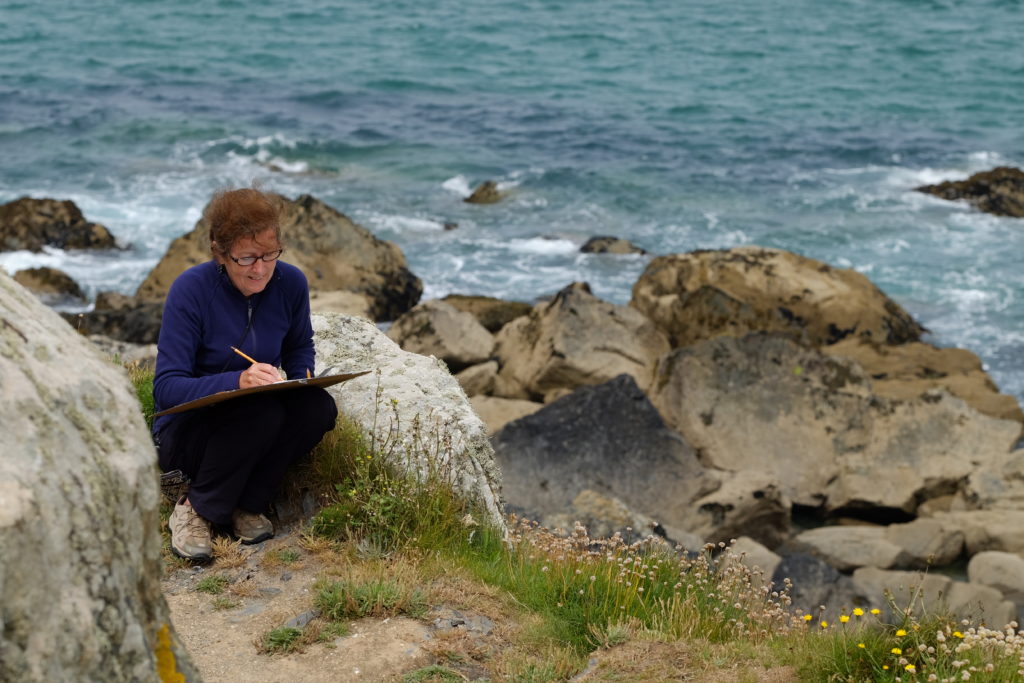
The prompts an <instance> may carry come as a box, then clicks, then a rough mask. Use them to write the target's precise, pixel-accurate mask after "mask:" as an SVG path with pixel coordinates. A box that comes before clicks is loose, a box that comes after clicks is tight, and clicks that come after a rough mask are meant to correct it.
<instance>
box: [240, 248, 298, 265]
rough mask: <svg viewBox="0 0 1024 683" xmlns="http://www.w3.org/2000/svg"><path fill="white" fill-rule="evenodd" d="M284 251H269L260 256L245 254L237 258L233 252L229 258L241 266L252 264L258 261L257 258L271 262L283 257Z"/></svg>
mask: <svg viewBox="0 0 1024 683" xmlns="http://www.w3.org/2000/svg"><path fill="white" fill-rule="evenodd" d="M282 253H284V249H278V250H277V251H268V252H267V253H266V254H262V255H260V256H243V257H242V258H235V257H234V256H232V255H231V254H228V258H229V259H231V260H232V261H234V262H235V263H237V264H238V265H240V266H251V265H252V264H254V263H256V259H259V260H260V261H264V262H266V263H270V262H271V261H276V260H277V259H279V258H281V254H282Z"/></svg>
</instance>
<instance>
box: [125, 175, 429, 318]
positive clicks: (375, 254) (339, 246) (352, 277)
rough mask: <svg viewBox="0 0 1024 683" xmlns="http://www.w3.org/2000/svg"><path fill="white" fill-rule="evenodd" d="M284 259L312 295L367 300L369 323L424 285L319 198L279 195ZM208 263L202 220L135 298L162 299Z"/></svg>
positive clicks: (390, 251) (395, 312)
mask: <svg viewBox="0 0 1024 683" xmlns="http://www.w3.org/2000/svg"><path fill="white" fill-rule="evenodd" d="M280 200H281V202H282V205H283V211H282V216H281V238H282V240H283V241H284V243H285V247H286V251H285V253H284V256H283V257H282V258H284V260H286V261H288V262H289V263H291V264H293V265H295V266H298V267H299V268H300V269H302V271H303V272H304V273H305V274H306V277H307V278H308V279H309V287H310V290H311V291H332V290H347V291H351V292H355V293H357V294H362V295H363V296H365V297H366V298H367V300H368V301H369V302H370V313H371V315H372V317H373V319H374V320H394V319H395V318H397V317H398V316H400V315H401V314H402V313H404V312H405V311H407V310H409V309H410V308H412V307H413V306H415V305H416V302H418V301H419V298H420V294H421V293H422V292H423V283H422V282H421V281H420V279H419V278H418V277H416V276H415V275H413V274H412V273H411V272H409V269H408V268H407V267H406V261H405V256H404V255H403V254H402V251H401V249H399V248H398V246H396V245H395V244H393V243H391V242H386V241H384V240H379V239H377V238H376V237H374V236H373V234H372V233H370V231H369V230H367V229H366V228H363V227H362V226H360V225H357V224H355V223H353V222H352V221H351V220H349V219H348V217H346V216H344V215H343V214H341V213H339V212H338V211H336V210H335V209H333V208H331V207H330V206H328V205H327V204H324V203H323V202H321V201H320V200H319V199H316V198H315V197H312V196H310V195H302V196H300V197H299V198H297V199H295V200H289V199H287V198H285V197H280ZM209 259H210V226H209V224H208V223H207V222H206V220H205V219H201V220H200V221H199V222H198V223H196V226H195V228H194V229H193V230H192V232H190V233H188V234H186V235H183V236H181V237H179V238H178V239H176V240H174V241H173V242H172V243H171V246H170V247H168V249H167V253H166V254H164V257H163V258H162V259H161V260H160V262H159V263H157V265H156V267H155V268H154V269H153V270H152V271H151V272H150V274H149V275H148V276H147V277H146V279H145V280H144V281H143V282H142V284H141V285H139V289H138V291H137V294H138V296H140V297H142V298H145V299H163V298H164V297H165V296H166V295H167V290H168V289H169V288H170V286H171V283H172V282H174V279H175V278H176V277H178V275H179V274H181V272H182V271H183V270H185V269H186V268H188V267H189V266H193V265H195V264H197V263H202V262H203V261H207V260H209Z"/></svg>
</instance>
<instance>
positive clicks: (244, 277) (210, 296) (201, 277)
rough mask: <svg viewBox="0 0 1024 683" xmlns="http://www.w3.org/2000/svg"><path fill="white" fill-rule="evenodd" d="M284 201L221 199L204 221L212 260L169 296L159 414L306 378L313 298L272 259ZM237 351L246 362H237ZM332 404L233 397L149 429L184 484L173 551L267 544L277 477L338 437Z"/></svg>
mask: <svg viewBox="0 0 1024 683" xmlns="http://www.w3.org/2000/svg"><path fill="white" fill-rule="evenodd" d="M280 212H281V207H280V202H279V199H278V198H277V197H275V196H273V195H269V194H266V193H263V192H260V191H258V190H254V189H241V190H230V191H223V192H219V193H217V194H216V195H214V197H213V199H212V200H211V202H210V204H209V205H208V206H207V208H206V210H205V211H204V214H203V215H204V217H205V218H206V220H207V222H208V223H209V226H210V251H211V252H212V255H213V258H212V259H211V260H210V261H207V262H206V263H201V264H199V265H197V266H193V267H191V268H189V269H188V270H186V271H185V272H184V273H182V274H181V275H180V276H178V278H177V279H176V280H175V281H174V283H173V284H172V285H171V288H170V291H169V292H168V294H167V301H166V303H165V306H164V313H163V323H162V327H161V328H160V337H159V341H158V343H157V360H156V375H155V377H154V381H153V397H154V403H155V409H156V411H157V412H159V411H161V410H165V409H167V408H170V407H173V406H175V405H178V404H181V403H185V402H188V401H192V400H194V399H197V398H201V397H204V396H208V395H210V394H214V393H217V392H221V391H227V390H231V389H245V388H248V387H256V386H261V385H264V384H270V383H272V382H277V381H280V380H281V379H282V378H281V375H280V373H279V371H278V369H277V368H279V367H280V368H282V369H283V370H284V372H285V373H286V375H287V379H297V378H301V377H308V376H309V374H308V373H310V372H312V370H313V367H314V349H313V329H312V325H311V323H310V315H309V287H308V284H307V281H306V277H305V276H304V275H303V274H302V272H301V271H300V270H299V269H298V268H296V267H295V266H292V265H289V264H288V263H285V262H284V261H282V260H280V256H281V255H282V253H284V244H283V242H282V240H281V224H280ZM233 347H234V348H237V349H240V350H241V351H242V352H243V353H244V354H245V355H246V356H248V357H249V359H251V360H252V361H255V362H250V361H249V360H246V358H243V357H242V355H240V354H239V353H237V352H235V351H234V350H233ZM337 415H338V411H337V406H336V405H335V402H334V399H333V398H331V396H330V395H329V394H328V393H327V392H326V391H324V390H323V389H321V388H318V387H302V388H297V389H289V390H287V391H273V392H265V393H257V394H252V395H246V396H241V397H238V398H233V399H231V400H228V401H222V402H220V403H216V404H213V405H210V406H207V407H204V408H200V409H196V410H189V411H184V412H180V413H174V414H171V415H165V416H162V417H159V418H157V419H156V420H155V421H154V424H153V432H154V437H155V440H156V442H157V449H158V453H159V460H160V468H161V469H162V470H163V471H164V472H169V471H172V470H181V471H182V472H184V473H185V475H187V476H188V477H189V479H190V480H191V484H190V486H189V490H188V493H187V495H186V496H185V497H182V498H181V499H180V500H178V502H177V504H176V505H175V506H174V511H173V513H172V514H171V518H170V528H171V550H172V551H173V552H174V554H176V555H178V556H179V557H183V558H186V559H189V560H195V561H207V560H209V559H210V558H211V557H212V538H211V525H213V526H217V527H223V528H225V529H228V530H230V531H231V532H232V533H233V534H234V536H235V537H236V538H238V539H240V540H241V541H242V542H243V543H259V542H261V541H264V540H266V539H268V538H270V537H271V536H273V534H274V527H273V525H272V524H271V522H270V520H269V519H267V517H266V514H265V513H266V512H268V510H269V507H270V503H271V501H272V500H273V498H274V496H275V495H276V493H277V492H278V490H279V488H280V486H281V482H282V479H283V478H284V474H285V471H286V470H287V469H288V467H289V466H290V465H292V464H293V463H294V462H296V461H297V460H298V459H299V458H301V457H302V456H304V455H306V454H307V453H309V452H310V451H311V450H312V449H313V447H314V446H316V444H317V443H319V441H320V439H321V438H323V435H324V434H325V433H326V432H328V431H329V430H330V429H332V428H333V427H334V424H335V420H336V419H337Z"/></svg>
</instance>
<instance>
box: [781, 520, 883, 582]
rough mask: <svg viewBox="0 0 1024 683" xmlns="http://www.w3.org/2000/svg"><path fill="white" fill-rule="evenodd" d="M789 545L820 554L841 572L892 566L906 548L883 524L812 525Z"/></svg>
mask: <svg viewBox="0 0 1024 683" xmlns="http://www.w3.org/2000/svg"><path fill="white" fill-rule="evenodd" d="M787 547H788V548H792V549H794V550H797V551H799V552H805V553H809V554H811V555H814V556H815V557H819V558H821V559H823V560H825V561H826V562H828V564H829V565H830V566H832V567H835V568H836V569H838V570H839V571H841V572H849V571H852V570H854V569H856V568H858V567H878V568H880V569H888V568H889V567H893V566H895V565H897V564H899V563H900V560H901V559H902V558H901V555H902V550H901V549H900V547H899V546H897V545H895V544H893V543H892V542H890V541H889V540H888V539H887V538H886V530H885V527H881V526H845V525H838V526H823V527H818V528H817V529H808V530H807V531H804V532H802V533H800V534H798V535H796V536H795V537H794V538H793V539H792V540H790V541H789V542H788V543H787Z"/></svg>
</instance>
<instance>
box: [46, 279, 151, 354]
mask: <svg viewBox="0 0 1024 683" xmlns="http://www.w3.org/2000/svg"><path fill="white" fill-rule="evenodd" d="M163 311H164V305H163V302H159V301H143V300H140V299H137V298H135V297H130V296H125V295H124V294H118V293H117V292H100V293H99V295H97V297H96V306H95V308H94V309H93V310H92V311H91V312H89V313H61V316H62V317H63V318H64V319H65V320H67V321H68V322H69V323H70V324H71V326H72V327H74V328H75V329H77V330H78V331H79V332H81V333H82V334H85V335H95V334H99V335H103V336H105V337H110V338H111V339H116V340H119V341H126V342H131V343H132V344H155V343H156V341H157V338H158V337H159V336H160V323H161V318H162V316H163Z"/></svg>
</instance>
